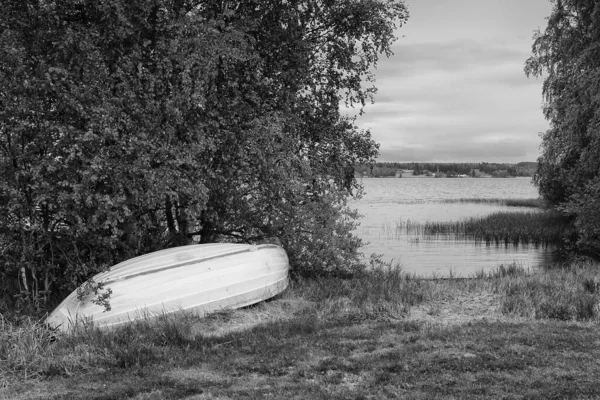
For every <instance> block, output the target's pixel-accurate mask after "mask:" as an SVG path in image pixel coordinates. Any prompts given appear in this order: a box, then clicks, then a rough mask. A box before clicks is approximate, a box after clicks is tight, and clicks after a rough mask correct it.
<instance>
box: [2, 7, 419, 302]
mask: <svg viewBox="0 0 600 400" xmlns="http://www.w3.org/2000/svg"><path fill="white" fill-rule="evenodd" d="M406 18H407V11H406V8H405V6H404V4H403V3H402V2H401V1H392V0H260V1H258V0H257V1H252V0H240V1H227V0H225V1H222V0H219V1H216V0H206V1H199V0H153V1H150V0H97V1H93V2H91V1H85V0H71V1H66V0H65V1H62V0H7V1H5V2H3V10H2V13H0V124H1V125H0V206H1V208H0V253H1V255H2V261H1V262H2V264H1V265H0V279H1V282H3V285H2V288H1V289H2V290H4V291H5V292H6V293H8V294H9V295H11V296H12V295H18V296H17V297H16V298H17V299H20V300H23V301H31V300H33V301H34V303H35V302H41V303H44V302H47V301H49V299H50V300H56V299H57V298H58V297H60V296H61V295H62V293H64V291H70V290H72V289H73V288H74V287H75V286H76V285H78V284H80V283H82V281H84V280H85V279H87V278H88V277H89V276H90V275H91V274H93V273H95V272H98V271H101V270H103V269H105V268H106V267H107V266H110V265H112V264H114V263H116V262H119V261H121V260H123V259H126V258H130V257H132V256H135V255H139V254H143V253H146V252H149V251H153V250H158V249H161V248H166V247H170V246H175V245H181V244H188V243H195V242H196V243H199V242H213V241H244V242H252V241H261V240H268V239H269V238H271V237H278V238H279V240H280V241H281V243H282V244H283V245H284V247H285V248H286V250H287V251H288V254H289V256H290V260H291V263H292V267H293V271H294V272H295V273H297V274H308V275H310V274H322V273H344V272H348V271H351V270H352V269H353V268H354V267H357V265H358V254H357V249H358V247H359V245H360V240H359V239H357V238H356V237H354V236H353V235H352V229H353V227H354V226H355V225H354V221H353V219H352V217H353V216H354V214H353V212H352V211H350V210H349V209H348V208H347V207H346V203H345V202H346V199H347V197H348V196H349V195H351V194H352V193H353V192H354V191H356V189H357V188H358V184H357V182H356V181H355V179H354V165H355V164H357V163H367V162H370V161H372V160H373V158H374V156H375V155H376V154H377V147H378V146H377V144H376V143H375V142H374V141H373V140H372V139H371V137H370V134H369V132H366V131H361V130H359V129H358V128H357V127H356V126H355V124H354V121H353V120H352V119H349V118H345V117H344V116H342V115H341V113H340V107H341V106H342V105H349V106H358V107H361V106H362V105H364V104H365V102H367V101H369V100H370V98H371V96H372V95H373V93H374V90H375V88H374V87H373V86H372V85H371V86H369V85H370V84H369V82H370V81H372V78H373V76H372V74H371V71H372V70H373V68H374V66H376V63H377V60H378V57H379V56H380V55H382V54H383V55H386V56H387V55H390V54H391V52H390V47H391V44H392V43H393V41H394V40H395V37H394V30H395V29H396V28H397V27H398V26H400V25H401V24H402V23H404V22H405V20H406ZM365 83H367V84H365ZM53 296H54V297H53ZM8 298H9V297H4V299H5V301H8V300H6V299H8ZM11 298H12V297H11ZM13 305H14V304H13ZM1 306H2V304H0V307H1Z"/></svg>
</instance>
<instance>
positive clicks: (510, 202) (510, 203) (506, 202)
mask: <svg viewBox="0 0 600 400" xmlns="http://www.w3.org/2000/svg"><path fill="white" fill-rule="evenodd" d="M442 203H474V204H495V205H501V206H507V207H530V208H546V207H547V203H546V201H545V200H544V199H542V198H531V199H502V198H459V199H444V200H442Z"/></svg>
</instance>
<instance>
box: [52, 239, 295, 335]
mask: <svg viewBox="0 0 600 400" xmlns="http://www.w3.org/2000/svg"><path fill="white" fill-rule="evenodd" d="M288 270H289V262H288V258H287V254H286V253H285V251H284V250H283V249H282V248H281V247H279V246H276V245H271V244H265V245H257V246H253V245H245V244H229V243H215V244H203V245H191V246H183V247H176V248H172V249H167V250H162V251H157V252H154V253H150V254H146V255H143V256H140V257H136V258H133V259H131V260H127V261H125V262H122V263H120V264H117V265H115V266H113V267H112V268H110V270H108V271H106V272H102V273H100V274H97V275H96V276H94V277H93V278H92V279H93V281H94V282H96V283H103V284H104V289H103V291H102V292H104V291H106V289H108V288H110V290H111V291H112V294H111V295H110V298H109V299H108V301H109V304H110V310H109V311H107V310H106V308H105V307H104V306H103V305H99V304H95V303H93V300H95V299H96V296H95V295H94V294H93V293H89V294H87V295H86V296H84V297H83V298H81V299H80V298H78V297H79V296H78V295H77V291H74V292H73V293H71V294H70V295H69V296H68V297H67V298H66V299H65V300H64V301H63V302H62V303H61V304H60V305H59V306H58V307H56V309H55V310H54V311H53V312H52V313H51V314H50V315H49V316H48V318H47V319H46V322H47V323H48V325H50V326H51V327H53V328H58V329H59V330H62V331H66V330H69V329H70V328H71V327H72V326H73V325H74V324H76V323H77V322H78V321H84V320H85V321H90V320H92V321H93V322H94V325H95V326H98V327H110V326H115V325H119V324H122V323H126V322H129V321H132V320H135V319H138V318H142V317H147V316H153V315H160V314H163V313H172V312H176V311H180V310H189V311H194V312H196V313H198V314H199V315H203V314H206V313H210V312H214V311H218V310H222V309H228V308H239V307H244V306H247V305H250V304H254V303H257V302H260V301H263V300H266V299H268V298H270V297H273V296H275V295H277V294H279V293H281V292H282V291H283V290H284V289H285V288H286V287H287V285H288Z"/></svg>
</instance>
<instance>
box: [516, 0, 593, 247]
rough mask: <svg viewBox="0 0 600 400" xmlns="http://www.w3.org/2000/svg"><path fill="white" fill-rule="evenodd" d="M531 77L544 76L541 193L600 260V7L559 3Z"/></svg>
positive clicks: (585, 0) (539, 43)
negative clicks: (569, 218)
mask: <svg viewBox="0 0 600 400" xmlns="http://www.w3.org/2000/svg"><path fill="white" fill-rule="evenodd" d="M553 3H554V7H553V10H552V14H551V15H550V17H549V18H548V25H547V27H546V29H545V31H544V32H540V31H538V32H536V34H535V36H534V39H535V42H534V44H533V47H532V56H531V57H530V58H529V59H528V60H527V62H526V64H525V72H526V73H527V75H533V76H538V77H539V76H544V86H543V94H544V100H545V104H544V115H545V116H546V118H547V119H548V120H549V121H550V129H549V130H548V131H547V132H545V133H544V134H543V136H542V156H541V157H540V158H539V160H538V170H537V173H536V175H535V177H534V180H535V182H536V184H537V185H538V187H539V190H540V193H541V194H542V195H543V196H544V197H545V198H546V199H548V200H550V201H551V202H552V203H554V204H555V205H557V206H559V207H560V208H561V209H562V210H564V211H565V212H566V213H568V214H570V215H572V216H573V218H574V221H575V225H576V228H577V232H578V243H577V245H578V248H579V250H582V251H585V252H588V253H590V254H592V255H594V256H600V2H598V1H596V0H555V1H553Z"/></svg>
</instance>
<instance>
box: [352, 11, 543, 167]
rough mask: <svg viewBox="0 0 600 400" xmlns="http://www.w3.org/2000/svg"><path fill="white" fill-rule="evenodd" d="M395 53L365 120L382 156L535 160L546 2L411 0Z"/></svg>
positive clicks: (361, 122)
mask: <svg viewBox="0 0 600 400" xmlns="http://www.w3.org/2000/svg"><path fill="white" fill-rule="evenodd" d="M406 4H407V6H408V9H409V13H410V18H409V20H408V22H407V23H406V24H405V25H404V26H402V27H401V28H399V29H398V31H397V36H399V39H398V40H397V41H396V42H395V43H394V45H393V48H392V49H393V51H394V55H393V56H391V57H390V58H389V59H386V58H385V56H384V57H382V58H381V59H380V61H379V63H378V68H377V70H375V71H374V72H375V75H376V82H375V85H376V86H377V88H378V92H377V95H376V96H375V104H373V105H367V106H366V108H365V114H364V115H362V116H359V117H358V120H357V124H358V126H359V127H360V128H363V129H369V130H370V131H371V135H372V137H373V139H374V140H376V141H377V142H379V143H380V146H381V147H380V156H379V158H378V161H382V162H385V161H438V162H482V161H485V162H501V163H517V162H521V161H535V160H536V159H537V158H538V156H539V145H540V137H539V133H540V132H543V131H545V130H547V129H548V127H549V123H548V122H547V121H546V120H545V119H544V116H543V114H542V109H541V107H542V83H543V79H542V78H537V79H536V78H535V77H531V78H527V76H526V75H525V73H524V72H523V65H524V63H525V60H526V59H527V58H528V57H529V55H530V54H531V45H532V44H533V39H532V36H533V33H534V30H536V29H537V28H540V29H541V30H542V31H543V30H544V29H545V26H546V17H547V16H549V15H550V12H551V10H552V4H551V3H550V2H549V1H548V0H406Z"/></svg>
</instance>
